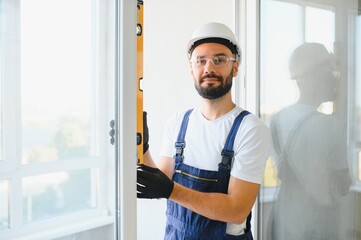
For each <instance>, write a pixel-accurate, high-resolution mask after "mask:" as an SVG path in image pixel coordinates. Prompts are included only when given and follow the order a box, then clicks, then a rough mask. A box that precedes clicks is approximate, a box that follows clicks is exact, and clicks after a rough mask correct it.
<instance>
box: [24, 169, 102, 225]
mask: <svg viewBox="0 0 361 240" xmlns="http://www.w3.org/2000/svg"><path fill="white" fill-rule="evenodd" d="M96 175H97V171H96V170H89V169H85V170H77V171H70V172H56V173H48V174H41V175H35V176H29V177H24V178H23V180H22V187H23V200H22V203H23V222H24V223H29V222H33V221H38V220H44V219H48V218H52V217H55V216H59V215H63V214H66V213H70V212H76V211H79V210H84V209H89V208H94V207H96V204H97V199H96V193H95V192H94V189H96V186H94V183H92V182H91V181H90V179H97V178H96V177H97V176H96ZM96 181H97V180H96ZM96 181H94V182H96ZM92 184H93V185H92Z"/></svg>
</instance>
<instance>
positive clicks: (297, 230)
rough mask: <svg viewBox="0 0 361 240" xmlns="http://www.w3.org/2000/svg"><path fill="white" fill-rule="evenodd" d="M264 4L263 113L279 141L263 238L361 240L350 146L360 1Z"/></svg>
mask: <svg viewBox="0 0 361 240" xmlns="http://www.w3.org/2000/svg"><path fill="white" fill-rule="evenodd" d="M260 3H261V4H260V8H261V11H260V16H261V22H260V31H261V33H260V36H261V39H260V63H261V65H260V96H261V97H260V113H261V117H262V119H263V120H264V121H265V122H266V123H267V124H268V125H269V127H270V129H271V133H272V139H273V146H272V154H271V156H270V158H269V159H268V164H267V167H266V173H265V178H264V183H263V186H262V189H261V194H260V206H261V209H260V214H261V216H260V219H261V220H260V229H259V231H260V236H259V237H260V238H259V239H262V240H270V239H273V240H284V239H287V240H289V239H296V240H297V239H360V238H358V237H357V236H355V232H357V231H360V226H357V224H356V223H357V219H356V218H357V215H356V214H355V212H356V211H357V209H358V207H357V203H356V201H355V197H356V195H358V191H359V190H357V186H358V183H357V182H359V181H360V180H359V179H358V178H359V177H358V176H359V171H360V170H359V168H358V166H359V164H355V163H356V162H357V161H359V156H357V157H355V154H353V153H354V149H355V148H354V147H352V146H351V145H352V144H350V143H353V142H355V141H354V132H355V126H356V125H357V126H359V123H357V124H355V122H354V121H353V119H354V118H351V117H350V116H353V115H354V114H357V113H359V110H357V109H359V108H357V107H353V106H354V105H355V104H354V102H355V99H357V98H356V97H354V96H357V95H358V94H357V93H355V92H354V89H355V88H356V86H357V84H359V83H358V82H359V81H358V80H357V78H355V71H356V69H357V67H354V65H355V63H356V64H357V60H356V59H357V58H355V56H354V52H355V48H359V45H360V41H357V40H356V37H355V36H354V35H355V32H359V30H357V29H356V28H357V27H356V28H355V26H357V24H355V23H356V19H357V11H356V10H357V5H355V4H354V3H355V2H354V1H347V0H345V1H338V2H337V3H335V1H277V0H261V1H260ZM346 6H347V7H346ZM350 7H351V8H350ZM341 26H342V27H341ZM355 30H356V31H355ZM358 61H359V60H358ZM358 64H359V63H358ZM352 86H353V87H352ZM356 91H359V90H356ZM356 106H357V105H356ZM355 112H356V113H355ZM357 126H356V129H357ZM356 166H357V168H356Z"/></svg>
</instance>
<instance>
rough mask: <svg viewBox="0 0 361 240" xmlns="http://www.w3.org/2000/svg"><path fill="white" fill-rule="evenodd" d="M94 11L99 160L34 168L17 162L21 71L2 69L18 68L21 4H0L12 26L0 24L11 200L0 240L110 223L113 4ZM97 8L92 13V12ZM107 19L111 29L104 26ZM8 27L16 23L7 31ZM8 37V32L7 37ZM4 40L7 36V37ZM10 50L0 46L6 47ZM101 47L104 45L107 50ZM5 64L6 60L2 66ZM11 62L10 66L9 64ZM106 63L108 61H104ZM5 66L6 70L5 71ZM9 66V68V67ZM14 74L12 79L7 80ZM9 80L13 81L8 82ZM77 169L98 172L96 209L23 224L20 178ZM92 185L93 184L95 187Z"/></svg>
mask: <svg viewBox="0 0 361 240" xmlns="http://www.w3.org/2000/svg"><path fill="white" fill-rule="evenodd" d="M91 1H92V4H93V6H95V8H96V9H95V8H93V13H92V14H94V15H96V17H93V20H92V25H93V29H95V30H96V31H98V32H96V33H94V34H93V38H94V39H93V42H94V44H93V49H97V51H93V53H92V56H93V57H94V59H95V60H96V61H97V62H93V67H94V66H99V65H100V64H102V65H101V66H100V68H99V69H97V68H95V69H94V70H93V71H94V72H93V74H92V75H93V80H96V81H97V82H98V84H97V85H96V86H97V90H96V93H95V94H96V96H98V97H97V98H96V99H97V103H95V104H96V105H97V106H96V108H97V111H96V112H94V113H92V114H93V115H94V116H95V114H97V115H98V119H97V120H96V125H97V126H95V127H96V128H97V129H98V137H97V140H96V141H97V142H98V144H99V147H98V155H97V157H88V158H82V159H76V160H74V159H72V160H71V161H68V160H65V161H54V162H46V163H38V164H26V165H23V164H22V163H21V154H19V153H20V152H21V147H22V144H21V100H20V99H21V96H20V95H21V88H20V81H21V78H20V73H19V72H20V71H6V69H14V68H15V67H17V68H19V67H20V38H19V36H20V21H19V18H20V13H19V11H20V10H19V9H20V0H18V1H13V0H5V1H2V2H1V5H0V14H1V15H0V16H2V18H7V20H9V19H8V18H12V19H11V20H10V21H4V23H5V24H2V26H1V27H2V28H1V29H2V34H1V36H0V38H1V40H2V41H1V44H2V45H1V46H0V48H1V50H2V56H1V61H0V63H1V64H3V65H2V66H0V68H1V69H2V71H1V76H0V81H2V88H1V97H2V106H1V107H2V113H1V114H2V116H1V117H2V120H3V121H2V131H3V132H2V135H1V137H2V140H3V142H2V143H3V152H2V160H0V180H8V181H9V182H10V196H9V198H10V199H9V204H10V206H9V215H10V216H9V228H8V229H3V230H0V236H1V239H14V238H21V239H33V238H36V237H41V238H53V237H61V236H65V235H68V234H72V233H75V232H79V231H84V230H87V229H91V228H95V227H100V226H104V225H108V224H112V223H113V222H114V216H112V214H113V213H114V206H113V204H114V201H111V200H109V199H113V198H114V190H113V185H112V184H110V182H112V181H114V180H113V177H114V174H113V165H114V158H115V156H114V147H113V146H111V144H110V142H109V135H108V131H109V122H110V119H112V118H114V95H113V89H114V71H115V70H114V68H115V66H114V59H113V57H112V58H111V59H108V60H104V59H105V58H106V56H105V55H107V54H112V55H114V53H113V52H112V50H114V46H113V45H114V44H115V41H114V38H113V37H114V36H112V35H110V36H108V35H107V37H105V35H106V33H107V32H108V31H109V30H111V31H114V24H115V23H113V22H115V21H114V13H113V12H114V6H113V5H114V2H113V1H111V0H109V1H106V2H105V1H98V0H91ZM94 9H95V10H94ZM109 20H111V21H112V24H104V23H105V22H107V21H109ZM6 22H7V23H9V22H11V23H14V24H13V25H11V26H9V25H6ZM99 24H104V25H105V26H106V28H108V29H106V28H102V27H101V26H99ZM5 32H6V33H5ZM5 35H6V36H5ZM9 44H11V46H12V47H10V48H8V47H6V48H5V47H4V46H9ZM106 44H108V45H107V46H108V47H106V46H104V45H106ZM14 51H15V52H16V53H17V55H16V57H15V58H14V59H13V58H9V57H8V56H10V54H11V55H12V56H13V55H14ZM5 59H6V61H5ZM9 59H12V61H9ZM97 59H103V60H104V61H105V62H106V61H110V62H109V64H112V62H113V65H112V66H111V67H109V66H108V65H107V64H103V63H100V61H99V60H97ZM107 63H108V62H107ZM5 65H6V66H5ZM9 65H11V66H9ZM11 74H13V75H11ZM7 79H11V80H12V81H9V80H7ZM80 169H98V175H99V182H98V183H96V184H94V189H93V190H94V191H96V192H97V195H98V199H97V200H98V204H97V207H96V208H91V209H86V210H81V211H76V212H74V213H69V214H65V215H61V216H55V217H54V218H51V219H47V220H40V221H36V222H32V223H26V224H23V217H22V207H21V206H22V182H21V181H22V178H23V177H26V176H31V175H37V174H44V173H52V172H58V171H72V170H80ZM93 183H94V182H93V180H92V184H93Z"/></svg>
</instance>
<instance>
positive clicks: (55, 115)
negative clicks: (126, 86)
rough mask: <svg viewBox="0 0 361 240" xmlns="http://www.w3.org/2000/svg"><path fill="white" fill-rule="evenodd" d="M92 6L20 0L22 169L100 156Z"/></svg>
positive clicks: (85, 1) (57, 0)
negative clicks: (37, 163)
mask: <svg viewBox="0 0 361 240" xmlns="http://www.w3.org/2000/svg"><path fill="white" fill-rule="evenodd" d="M91 4H92V1H89V0H77V1H71V0H53V1H49V0H38V1H21V4H20V6H21V10H20V12H21V18H20V19H21V34H20V35H21V99H22V110H21V116H22V162H23V164H28V163H34V162H48V161H55V160H60V159H70V158H80V157H90V156H94V155H96V154H97V153H96V151H97V149H96V144H95V140H94V139H95V136H96V134H97V131H96V129H95V127H94V126H96V124H95V121H96V115H95V114H96V105H95V104H94V103H95V102H96V97H97V94H96V89H95V87H96V84H95V79H94V78H92V76H96V74H95V73H96V69H95V68H94V67H92V64H93V65H94V63H93V62H92V59H94V58H93V52H92V51H94V49H95V48H94V46H95V45H94V41H95V40H94V38H93V32H92V31H93V29H92V26H93V25H92V23H93V20H92V9H91V7H92V6H91ZM69 6H71V7H69ZM44 9H46V11H44ZM64 13H65V15H66V16H67V17H66V18H64Z"/></svg>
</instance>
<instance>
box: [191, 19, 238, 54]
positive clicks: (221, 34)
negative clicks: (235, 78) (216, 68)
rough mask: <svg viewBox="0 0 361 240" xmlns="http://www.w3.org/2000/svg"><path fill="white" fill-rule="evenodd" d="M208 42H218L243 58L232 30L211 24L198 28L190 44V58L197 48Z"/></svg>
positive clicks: (218, 24)
mask: <svg viewBox="0 0 361 240" xmlns="http://www.w3.org/2000/svg"><path fill="white" fill-rule="evenodd" d="M206 42H216V43H220V44H223V45H225V46H227V47H228V48H229V49H230V50H231V51H232V53H234V54H237V55H238V56H239V57H240V56H241V48H240V47H239V45H238V42H237V39H236V37H235V36H234V34H233V32H232V30H231V29H229V28H228V27H227V26H226V25H224V24H222V23H216V22H210V23H206V24H203V25H201V26H200V27H198V28H197V29H196V30H195V31H194V32H193V34H192V37H191V39H190V40H189V42H188V46H187V52H188V54H189V56H190V55H191V54H192V52H193V50H194V48H195V47H197V46H198V45H200V44H202V43H206Z"/></svg>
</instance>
